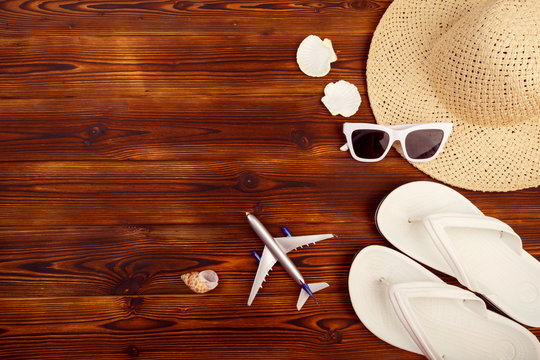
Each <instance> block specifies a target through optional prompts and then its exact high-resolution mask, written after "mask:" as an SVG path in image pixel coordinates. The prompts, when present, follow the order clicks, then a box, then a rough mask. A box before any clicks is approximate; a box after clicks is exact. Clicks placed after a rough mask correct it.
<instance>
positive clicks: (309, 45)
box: [296, 35, 337, 77]
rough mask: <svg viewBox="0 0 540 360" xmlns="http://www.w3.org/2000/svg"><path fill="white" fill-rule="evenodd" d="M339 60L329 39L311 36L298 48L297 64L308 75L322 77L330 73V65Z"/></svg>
mask: <svg viewBox="0 0 540 360" xmlns="http://www.w3.org/2000/svg"><path fill="white" fill-rule="evenodd" d="M336 60H337V56H336V53H335V52H334V49H333V48H332V42H331V41H330V40H329V39H324V41H323V40H321V38H319V37H318V36H315V35H309V36H308V37H306V38H305V39H304V40H303V41H302V42H301V43H300V46H298V50H297V51H296V62H297V63H298V66H299V67H300V70H302V72H303V73H304V74H306V75H309V76H314V77H321V76H324V75H326V74H328V73H329V72H330V63H332V62H334V61H336Z"/></svg>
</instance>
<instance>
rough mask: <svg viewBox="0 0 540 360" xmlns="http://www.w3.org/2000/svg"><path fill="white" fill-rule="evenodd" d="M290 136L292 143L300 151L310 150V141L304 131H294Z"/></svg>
mask: <svg viewBox="0 0 540 360" xmlns="http://www.w3.org/2000/svg"><path fill="white" fill-rule="evenodd" d="M291 136H292V139H293V141H294V143H295V144H296V145H298V147H300V148H301V149H304V150H306V149H310V148H311V141H310V140H309V137H308V136H307V134H306V132H305V131H304V130H294V131H293V132H292V133H291Z"/></svg>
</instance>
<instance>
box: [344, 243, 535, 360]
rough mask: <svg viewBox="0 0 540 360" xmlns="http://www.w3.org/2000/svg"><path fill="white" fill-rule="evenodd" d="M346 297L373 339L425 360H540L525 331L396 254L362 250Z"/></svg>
mask: <svg viewBox="0 0 540 360" xmlns="http://www.w3.org/2000/svg"><path fill="white" fill-rule="evenodd" d="M349 294H350V297H351V302H352V304H353V307H354V310H355V312H356V314H357V315H358V317H359V319H360V320H361V321H362V323H363V324H364V326H365V327H366V328H367V329H368V330H370V331H371V332H372V333H373V334H374V335H376V336H377V337H379V338H380V339H381V340H384V341H386V342H387V343H389V344H391V345H393V346H396V347H399V348H401V349H404V350H408V351H411V352H415V353H418V354H422V355H424V356H426V357H427V358H429V359H439V360H442V359H445V360H449V359H460V360H466V359H475V360H476V359H523V360H525V359H527V360H529V359H540V342H539V341H538V339H537V338H536V337H535V336H534V335H533V334H532V333H531V332H530V331H528V330H527V329H526V328H525V327H523V326H522V325H520V324H518V323H516V322H514V321H512V320H510V319H508V318H506V317H504V316H501V315H499V314H497V313H494V312H492V311H489V310H487V309H486V306H485V303H484V301H482V299H480V298H479V297H477V296H476V295H474V294H473V293H472V292H470V291H467V290H464V289H461V288H459V287H456V286H452V285H448V284H446V283H444V282H443V281H442V280H441V279H439V278H438V277H437V276H435V274H433V273H431V272H430V271H428V270H427V269H425V268H424V267H422V266H421V265H420V264H418V263H416V262H414V261H413V260H411V259H410V258H408V257H406V256H405V255H403V254H401V253H399V252H397V251H395V250H392V249H389V248H386V247H383V246H377V245H371V246H368V247H366V248H364V249H363V250H362V251H360V252H359V253H358V255H357V256H356V257H355V259H354V261H353V264H352V266H351V270H350V273H349Z"/></svg>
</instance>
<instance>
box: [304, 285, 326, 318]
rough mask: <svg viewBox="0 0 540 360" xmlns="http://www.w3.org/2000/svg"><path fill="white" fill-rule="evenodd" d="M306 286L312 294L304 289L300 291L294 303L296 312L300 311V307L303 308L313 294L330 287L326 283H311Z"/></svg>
mask: <svg viewBox="0 0 540 360" xmlns="http://www.w3.org/2000/svg"><path fill="white" fill-rule="evenodd" d="M306 285H307V288H308V289H310V290H311V292H312V293H311V294H310V293H308V292H307V291H306V290H304V289H302V290H300V295H299V296H298V302H297V303H296V308H297V309H298V311H300V309H302V306H304V304H305V303H306V301H307V299H308V298H309V297H310V296H313V293H315V292H317V291H319V290H322V289H325V288H327V287H329V286H330V285H328V283H325V282H320V283H312V284H306ZM314 299H315V298H314Z"/></svg>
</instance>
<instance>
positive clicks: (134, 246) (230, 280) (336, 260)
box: [0, 223, 384, 302]
mask: <svg viewBox="0 0 540 360" xmlns="http://www.w3.org/2000/svg"><path fill="white" fill-rule="evenodd" d="M332 226H333V224H313V225H306V224H301V223H300V224H297V223H293V224H290V225H289V228H290V229H291V231H294V232H295V233H296V234H299V235H300V234H314V233H332V232H333V231H334V230H339V233H338V235H339V238H337V239H328V240H325V241H321V242H319V243H318V244H317V245H316V246H311V247H309V248H304V249H302V250H298V251H296V252H294V253H291V258H292V259H294V261H295V262H296V263H297V265H298V266H299V268H300V269H302V272H303V273H304V275H305V276H306V278H308V279H311V280H310V281H312V282H314V281H315V280H316V279H317V281H327V282H329V283H330V284H332V286H331V289H328V290H326V291H327V292H342V293H343V292H346V289H347V288H346V283H345V282H344V281H343V279H346V278H347V274H348V270H349V266H350V262H351V259H352V257H353V256H354V254H356V252H357V251H358V250H359V249H360V248H361V247H363V246H364V244H369V243H380V244H381V243H383V242H384V241H383V240H382V239H380V236H377V233H376V230H375V228H374V227H373V226H371V224H365V223H364V224H355V225H334V226H335V227H336V229H333V228H332ZM269 229H271V230H272V231H273V232H274V233H275V234H276V236H277V235H279V234H281V231H280V229H279V227H278V226H276V225H272V224H269ZM262 248H263V244H262V243H261V242H260V240H259V239H258V238H257V237H256V236H255V234H254V233H253V232H252V230H251V228H250V227H249V225H248V224H247V223H244V224H239V225H217V224H205V225H175V226H166V225H151V226H142V225H139V226H135V225H133V226H120V227H88V226H86V227H67V228H65V227H62V228H56V227H30V228H28V227H27V228H24V227H21V228H0V294H4V295H3V296H4V297H20V298H22V297H44V296H45V297H51V296H103V295H149V294H150V295H151V294H153V295H156V294H189V293H190V290H189V289H188V288H187V287H186V286H185V285H184V284H183V282H182V281H181V279H180V275H181V274H184V273H187V272H190V271H202V270H205V269H213V270H214V271H216V272H217V273H218V275H219V276H220V286H219V287H218V288H217V289H216V290H214V291H213V292H215V293H217V294H219V295H231V294H234V295H244V296H245V300H246V301H247V294H249V291H250V289H251V283H252V281H253V278H254V276H255V271H256V269H257V263H256V261H255V259H254V258H253V257H252V255H251V251H252V250H257V251H261V250H262ZM284 291H285V292H292V293H297V292H298V289H297V286H296V284H294V282H293V281H291V280H290V278H289V276H288V275H287V274H286V273H285V272H284V271H283V269H280V268H279V266H277V267H276V269H275V271H273V272H272V276H271V279H269V280H268V281H267V282H266V283H265V288H264V291H261V293H260V295H261V296H260V298H263V299H264V297H265V296H267V295H271V294H276V293H282V292H284ZM262 301H263V300H261V302H262Z"/></svg>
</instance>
